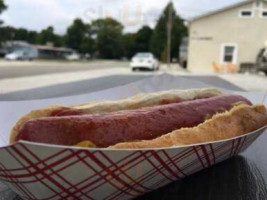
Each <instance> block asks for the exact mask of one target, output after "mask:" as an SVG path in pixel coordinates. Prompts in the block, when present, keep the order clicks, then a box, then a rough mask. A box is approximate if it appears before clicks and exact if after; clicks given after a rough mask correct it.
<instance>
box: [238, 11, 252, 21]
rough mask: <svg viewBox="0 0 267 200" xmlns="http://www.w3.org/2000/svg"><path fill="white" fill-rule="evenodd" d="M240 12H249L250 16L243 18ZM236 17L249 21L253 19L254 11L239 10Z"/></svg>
mask: <svg viewBox="0 0 267 200" xmlns="http://www.w3.org/2000/svg"><path fill="white" fill-rule="evenodd" d="M242 12H251V15H250V16H243V15H242ZM238 17H239V18H241V19H251V18H254V10H253V9H242V10H239V14H238Z"/></svg>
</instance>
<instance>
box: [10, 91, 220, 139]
mask: <svg viewBox="0 0 267 200" xmlns="http://www.w3.org/2000/svg"><path fill="white" fill-rule="evenodd" d="M222 94H223V93H222V92H221V91H219V90H217V89H213V88H204V89H190V90H169V91H162V92H156V93H144V94H138V95H136V96H133V97H130V98H127V99H122V100H117V101H95V102H89V103H84V104H78V105H72V106H61V105H55V106H50V107H47V108H43V109H39V110H34V111H32V112H30V113H28V114H26V115H25V116H23V117H22V118H21V119H19V120H18V122H17V123H16V124H15V126H14V127H13V128H12V130H11V134H10V143H13V142H15V137H16V135H17V134H18V131H19V129H20V127H21V126H22V125H23V124H24V123H25V122H27V121H29V120H31V119H36V118H40V117H52V116H57V115H59V116H60V115H69V114H77V113H84V114H97V113H107V112H113V111H120V110H133V109H139V108H144V107H149V106H155V105H162V104H166V103H172V102H179V101H187V100H193V99H202V98H209V97H213V96H218V95H222Z"/></svg>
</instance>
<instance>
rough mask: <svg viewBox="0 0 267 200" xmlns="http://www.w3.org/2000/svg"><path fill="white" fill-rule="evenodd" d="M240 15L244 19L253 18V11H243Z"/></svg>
mask: <svg viewBox="0 0 267 200" xmlns="http://www.w3.org/2000/svg"><path fill="white" fill-rule="evenodd" d="M239 15H240V17H242V18H251V17H253V12H252V11H251V10H241V11H240V14H239Z"/></svg>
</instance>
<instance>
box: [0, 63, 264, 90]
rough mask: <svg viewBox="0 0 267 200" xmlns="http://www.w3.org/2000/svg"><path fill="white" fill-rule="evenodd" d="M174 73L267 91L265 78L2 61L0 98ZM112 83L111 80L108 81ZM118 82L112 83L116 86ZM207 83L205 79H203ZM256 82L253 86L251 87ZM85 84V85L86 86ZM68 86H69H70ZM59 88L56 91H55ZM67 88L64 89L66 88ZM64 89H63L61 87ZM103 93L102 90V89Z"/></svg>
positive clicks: (110, 65)
mask: <svg viewBox="0 0 267 200" xmlns="http://www.w3.org/2000/svg"><path fill="white" fill-rule="evenodd" d="M162 73H170V74H173V75H183V76H188V75H190V76H195V75H196V76H204V75H205V76H207V75H208V76H219V77H220V78H221V79H223V80H226V81H229V82H230V83H233V84H235V85H237V86H239V87H241V88H243V89H245V90H254V91H263V90H266V85H267V78H266V77H265V76H264V75H263V74H255V75H251V74H250V75H248V74H214V73H209V74H207V73H205V74H199V73H190V72H188V71H186V70H184V69H182V68H180V67H179V66H178V64H173V65H172V66H171V67H170V68H169V67H167V66H166V65H165V64H161V67H160V70H159V71H135V72H132V71H131V68H130V66H129V62H127V61H101V60H98V61H86V62H85V61H80V62H67V61H31V62H29V61H21V62H19V61H15V62H8V61H3V60H1V61H0V94H10V93H14V92H23V91H27V90H32V89H38V88H44V87H53V86H58V85H62V84H65V85H66V87H69V86H70V85H72V83H73V84H75V83H77V82H79V81H80V82H81V81H87V80H91V79H96V78H102V77H107V76H120V80H118V81H116V82H118V83H119V84H123V83H127V82H131V81H135V80H139V79H140V78H145V77H149V76H153V75H157V74H162ZM104 80H106V81H108V80H109V79H104ZM114 80H115V79H112V82H111V83H110V84H111V85H113V86H116V82H114ZM203 80H204V79H203ZM252 82H253V84H251V83H252ZM84 84H85V82H84ZM67 85H68V86H67ZM55 88H56V87H55ZM63 88H64V87H63ZM61 89H62V87H61ZM99 89H102V88H101V87H100V88H99Z"/></svg>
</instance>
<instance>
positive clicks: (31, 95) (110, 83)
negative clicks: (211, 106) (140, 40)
mask: <svg viewBox="0 0 267 200" xmlns="http://www.w3.org/2000/svg"><path fill="white" fill-rule="evenodd" d="M148 77H151V75H134V74H133V75H116V76H105V77H101V78H96V79H89V80H83V81H77V82H71V83H65V84H58V85H53V86H49V87H42V88H36V89H30V90H23V91H19V92H10V93H6V94H0V101H18V100H29V99H43V98H52V97H62V96H70V95H79V94H85V93H90V92H94V91H99V90H104V89H108V88H112V87H116V86H120V85H125V84H127V83H131V82H134V81H138V80H141V79H144V78H148ZM182 77H184V78H189V79H192V80H198V81H201V82H204V83H207V84H210V83H212V85H214V86H216V87H224V88H228V89H235V90H240V88H239V87H237V86H235V85H233V84H231V83H229V82H227V81H225V80H223V79H221V78H218V77H216V76H182Z"/></svg>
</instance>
